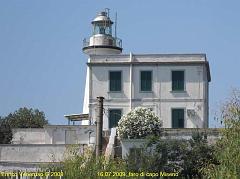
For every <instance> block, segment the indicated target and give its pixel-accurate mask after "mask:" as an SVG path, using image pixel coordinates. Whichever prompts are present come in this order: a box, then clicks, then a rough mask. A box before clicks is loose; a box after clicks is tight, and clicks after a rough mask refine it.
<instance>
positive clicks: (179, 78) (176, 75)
mask: <svg viewBox="0 0 240 179" xmlns="http://www.w3.org/2000/svg"><path fill="white" fill-rule="evenodd" d="M172 91H184V71H172Z"/></svg>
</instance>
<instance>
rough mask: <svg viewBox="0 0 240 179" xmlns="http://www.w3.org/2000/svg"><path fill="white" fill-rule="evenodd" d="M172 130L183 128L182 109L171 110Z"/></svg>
mask: <svg viewBox="0 0 240 179" xmlns="http://www.w3.org/2000/svg"><path fill="white" fill-rule="evenodd" d="M172 128H184V109H172Z"/></svg>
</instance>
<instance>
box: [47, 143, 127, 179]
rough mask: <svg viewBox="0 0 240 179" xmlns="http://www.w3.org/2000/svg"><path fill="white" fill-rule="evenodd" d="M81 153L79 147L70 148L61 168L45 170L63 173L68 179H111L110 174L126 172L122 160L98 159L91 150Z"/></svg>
mask: <svg viewBox="0 0 240 179" xmlns="http://www.w3.org/2000/svg"><path fill="white" fill-rule="evenodd" d="M79 151H80V149H79V145H72V146H70V147H69V148H68V149H67V152H66V158H65V160H64V161H63V162H62V163H61V164H60V166H57V167H56V166H48V167H47V168H46V167H45V169H44V170H49V169H50V170H51V171H63V173H64V178H67V179H83V178H84V179H95V178H106V177H107V178H111V176H112V175H110V173H109V172H113V171H114V172H118V171H119V172H122V171H125V168H126V165H125V162H124V161H123V160H122V159H118V158H115V159H109V158H106V157H104V156H100V157H98V158H96V157H95V155H94V150H92V149H91V148H89V149H88V150H86V151H85V153H84V154H80V153H79ZM114 178H115V177H114ZM121 178H122V177H121Z"/></svg>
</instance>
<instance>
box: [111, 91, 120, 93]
mask: <svg viewBox="0 0 240 179" xmlns="http://www.w3.org/2000/svg"><path fill="white" fill-rule="evenodd" d="M107 93H122V91H108V92H107Z"/></svg>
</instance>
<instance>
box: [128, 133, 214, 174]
mask: <svg viewBox="0 0 240 179" xmlns="http://www.w3.org/2000/svg"><path fill="white" fill-rule="evenodd" d="M213 150H214V148H213V146H210V145H208V143H207V140H206V139H205V138H204V135H203V134H200V133H198V132H196V133H194V134H193V136H192V139H191V140H179V139H174V140H173V139H172V140H163V139H159V138H156V137H153V138H151V139H150V140H149V141H148V143H147V145H146V146H144V147H143V148H142V150H139V149H137V150H135V151H133V152H131V153H130V155H129V156H128V158H127V160H126V161H127V166H128V167H127V169H128V170H129V171H135V172H142V171H148V172H155V173H156V172H157V173H160V172H168V173H172V172H177V173H178V176H182V177H185V178H202V177H203V173H202V171H201V168H202V167H203V166H205V165H206V164H207V163H212V164H217V160H216V159H215V157H214V155H213Z"/></svg>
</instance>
